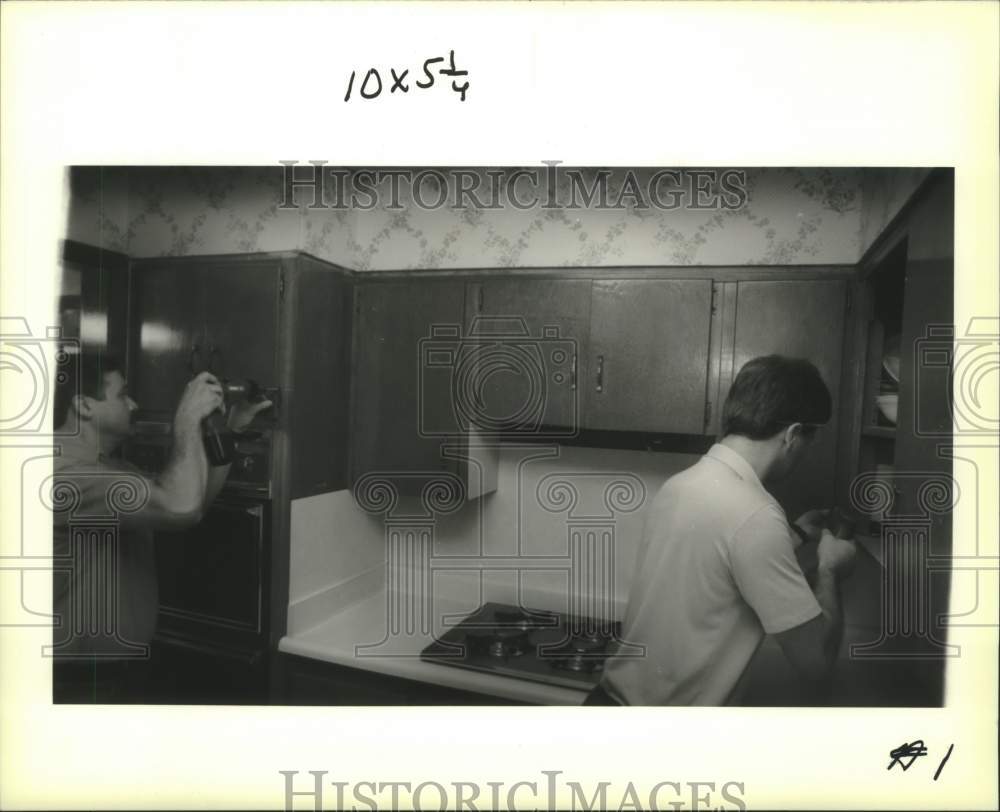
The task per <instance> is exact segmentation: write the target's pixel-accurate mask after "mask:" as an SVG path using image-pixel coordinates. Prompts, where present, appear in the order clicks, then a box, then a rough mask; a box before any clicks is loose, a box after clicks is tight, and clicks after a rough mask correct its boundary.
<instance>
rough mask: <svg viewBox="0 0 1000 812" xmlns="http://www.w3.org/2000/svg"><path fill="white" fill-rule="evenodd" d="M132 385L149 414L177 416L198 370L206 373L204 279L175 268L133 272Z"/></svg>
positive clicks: (155, 266)
mask: <svg viewBox="0 0 1000 812" xmlns="http://www.w3.org/2000/svg"><path fill="white" fill-rule="evenodd" d="M131 336H132V341H131V347H130V361H131V365H132V367H131V370H130V373H131V374H130V380H129V387H130V389H131V391H132V397H133V398H134V399H135V400H136V402H137V403H138V404H139V408H140V409H141V411H142V413H143V414H144V415H151V416H159V417H165V418H169V417H172V415H173V413H174V409H175V408H176V406H177V402H178V400H179V398H180V396H181V392H182V391H183V390H184V386H185V385H186V384H187V382H188V381H189V380H190V379H191V376H192V374H193V372H194V371H198V370H201V369H204V368H205V365H206V363H207V347H206V346H205V299H204V287H203V285H202V284H201V280H200V278H199V276H198V275H197V274H195V273H191V272H190V271H187V270H185V271H184V272H178V269H177V268H176V267H174V266H173V265H172V264H170V263H153V264H146V263H137V264H136V265H135V266H134V267H133V273H132V313H131Z"/></svg>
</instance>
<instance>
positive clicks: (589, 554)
mask: <svg viewBox="0 0 1000 812" xmlns="http://www.w3.org/2000/svg"><path fill="white" fill-rule="evenodd" d="M558 452H559V453H558V455H557V456H552V455H551V454H540V453H539V452H538V451H537V450H530V449H524V448H512V449H505V450H504V451H503V452H502V454H501V457H500V464H499V473H498V488H497V491H496V492H495V493H493V494H490V495H489V496H487V497H485V498H483V499H478V500H473V501H470V502H468V503H467V504H465V505H464V506H463V507H462V508H461V509H460V510H458V511H456V512H454V513H449V514H443V515H440V516H436V517H434V518H433V521H431V522H430V523H429V524H428V521H427V518H426V515H423V514H421V515H419V516H418V515H417V513H419V512H420V511H417V510H416V508H414V507H413V506H410V507H408V506H407V504H406V503H405V502H404V501H400V502H397V503H396V504H395V506H394V508H393V511H394V512H393V514H392V515H391V516H386V515H385V514H376V515H370V514H369V513H366V512H365V511H364V510H362V508H361V507H360V506H359V505H358V500H357V499H356V498H352V496H351V494H350V493H349V492H347V491H343V492H340V493H337V494H324V495H321V496H314V497H310V498H309V499H304V500H297V501H296V502H295V503H293V510H292V537H291V544H292V560H291V587H290V616H291V617H298V618H300V619H302V621H303V622H305V620H306V619H316V618H317V617H319V616H321V615H322V611H319V610H317V608H316V607H317V606H330V607H332V608H331V611H333V608H335V607H337V606H339V605H341V604H342V602H343V600H344V599H345V597H344V596H345V595H347V596H349V595H353V594H355V592H357V594H358V595H362V594H363V593H364V592H365V588H364V587H361V588H359V583H366V584H368V585H369V587H371V585H372V584H373V583H374V580H372V579H380V581H381V584H384V587H385V589H387V590H388V591H389V592H390V593H398V594H401V595H402V594H407V595H413V594H419V595H425V596H428V598H427V599H428V600H431V599H432V598H433V596H434V595H440V596H444V597H445V598H447V600H448V601H450V602H456V601H457V602H459V603H461V604H462V605H465V604H468V606H469V611H470V612H471V611H473V610H474V609H476V608H477V607H478V606H479V605H481V604H482V603H485V602H487V601H494V602H499V603H513V604H516V603H521V604H522V605H524V606H528V607H530V608H537V609H549V610H554V611H559V612H571V613H573V614H579V615H588V616H601V617H606V616H609V615H611V616H615V617H620V612H621V608H622V607H623V605H624V602H625V600H626V599H627V595H628V588H629V585H630V583H631V579H632V576H633V573H634V570H635V565H636V555H637V552H638V547H639V542H640V540H641V536H642V529H643V520H644V515H645V511H646V508H647V506H648V504H649V503H650V501H651V500H652V498H653V496H654V495H655V493H656V491H657V490H658V489H659V487H660V485H662V483H663V481H664V480H665V479H666V478H667V477H668V476H670V475H671V474H673V473H675V472H676V471H679V470H682V469H683V468H686V467H688V466H689V465H691V464H692V463H693V462H695V461H696V460H697V456H694V455H682V454H665V453H647V452H640V451H611V450H607V449H593V448H561V449H559V450H558ZM408 510H413V511H415V512H414V515H413V516H412V517H411V518H412V521H408V519H407V511H408ZM359 579H361V580H360V581H359ZM366 579H367V580H366ZM317 612H318V614H317Z"/></svg>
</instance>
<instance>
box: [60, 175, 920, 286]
mask: <svg viewBox="0 0 1000 812" xmlns="http://www.w3.org/2000/svg"><path fill="white" fill-rule="evenodd" d="M595 171H596V170H585V173H586V178H585V179H586V181H587V183H592V182H593V180H594V172H595ZM924 171H925V170H905V169H904V170H859V169H850V168H846V169H786V168H764V169H749V170H746V190H747V201H746V204H745V205H743V206H742V207H741V208H739V209H734V210H701V209H695V208H692V207H691V206H686V207H682V208H679V209H677V210H673V211H660V210H657V209H654V208H647V209H644V208H641V207H640V206H637V205H635V200H634V198H629V197H625V198H623V203H624V204H625V208H623V209H617V210H616V209H612V210H603V211H598V210H596V209H593V208H589V209H582V208H581V209H571V208H559V209H552V210H546V209H542V208H540V207H538V206H536V207H533V208H530V209H527V210H524V211H522V210H518V209H516V208H514V207H512V206H505V207H504V208H502V209H498V210H482V209H479V210H474V209H462V210H454V209H451V208H449V207H447V206H445V207H441V208H438V209H434V210H422V209H420V208H419V207H416V206H413V205H410V203H411V201H410V198H409V195H408V194H407V193H406V185H405V184H403V185H402V188H403V194H402V195H401V198H400V205H401V208H400V209H399V210H394V209H392V208H390V205H391V201H390V200H389V199H388V196H387V195H386V196H383V197H382V198H381V199H380V201H379V202H380V205H379V206H378V207H376V208H374V209H372V210H371V211H359V210H353V211H346V210H336V209H332V208H325V209H310V208H307V206H306V204H308V203H309V202H311V197H310V196H309V193H305V195H306V196H305V197H304V198H303V197H302V193H299V195H298V196H297V202H299V203H300V204H302V205H301V206H300V208H297V209H291V210H283V209H279V208H278V206H279V203H280V202H281V195H282V172H281V169H280V167H249V168H248V167H186V168H185V167H142V168H131V169H130V168H124V167H119V168H115V167H105V168H89V169H77V170H75V171H74V173H73V198H72V201H71V208H70V222H69V228H68V234H69V236H70V237H71V238H72V239H78V240H81V241H83V242H89V243H92V244H96V245H102V246H104V247H107V248H111V249H114V250H118V251H122V252H124V253H128V254H130V255H132V256H161V255H183V254H200V253H206V254H212V253H241V252H250V251H271V250H294V249H299V250H303V251H308V252H309V253H312V254H314V255H316V256H319V257H321V258H323V259H327V260H329V261H331V262H335V263H338V264H342V265H345V266H347V267H350V268H354V269H356V270H359V271H370V270H395V269H410V268H475V267H489V268H508V267H530V266H546V267H571V266H581V265H590V266H613V265H649V264H654V265H717V264H722V265H756V264H768V265H795V264H826V263H834V264H836V263H853V262H856V261H857V260H858V258H859V257H860V256H861V254H862V253H863V251H864V249H865V248H867V247H868V245H869V244H870V243H871V240H872V239H874V237H875V236H876V235H877V233H878V232H879V231H880V230H881V228H883V227H884V225H885V224H886V223H887V222H888V220H889V219H891V217H892V215H893V214H894V213H895V211H897V210H898V208H899V206H900V205H901V204H902V202H903V201H905V199H906V198H907V197H908V196H909V194H910V193H911V192H912V191H913V189H914V188H915V185H916V183H917V182H918V181H919V179H920V178H921V177H922V174H921V173H923V172H924ZM652 172H653V170H648V169H647V170H637V171H636V178H637V180H638V181H639V184H640V187H641V188H645V185H646V182H647V181H648V179H649V177H650V175H651V174H652ZM479 174H480V176H482V175H483V172H482V171H480V172H479ZM624 178H625V175H624V173H623V171H622V170H612V172H611V175H610V179H609V182H608V189H609V198H610V199H612V200H615V199H617V197H618V192H619V190H620V189H621V186H622V184H623V182H624ZM428 183H431V182H430V181H428ZM431 185H433V183H431ZM569 185H570V181H569V180H568V176H566V175H561V176H560V183H559V185H558V190H559V196H560V199H564V200H565V199H568V198H569ZM483 188H484V189H485V186H484V187H483ZM425 190H426V189H425ZM331 196H332V193H331ZM435 197H436V195H435V194H434V193H433V190H432V189H431V190H426V198H427V199H430V200H433V199H434V198H435ZM480 197H487V198H488V195H485V194H484V193H483V192H481V193H480Z"/></svg>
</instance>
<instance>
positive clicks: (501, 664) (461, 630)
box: [421, 603, 620, 691]
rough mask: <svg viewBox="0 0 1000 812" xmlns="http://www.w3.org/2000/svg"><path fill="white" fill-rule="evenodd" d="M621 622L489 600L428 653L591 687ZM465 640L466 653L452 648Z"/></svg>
mask: <svg viewBox="0 0 1000 812" xmlns="http://www.w3.org/2000/svg"><path fill="white" fill-rule="evenodd" d="M619 633H620V626H619V624H618V623H615V622H608V621H607V620H606V619H605V618H591V617H584V616H581V615H567V614H560V613H559V612H551V611H536V610H526V609H524V608H522V607H521V606H514V605H510V604H499V603H486V604H483V605H482V606H481V607H480V608H479V609H478V610H477V611H476V612H473V613H472V614H471V615H469V616H468V617H466V618H465V619H463V620H462V621H460V622H459V623H458V624H457V625H456V626H454V627H452V628H451V629H449V630H448V631H447V632H445V633H444V634H443V635H442V636H441V637H440V638H437V639H435V641H434V642H433V643H432V644H431V645H430V646H428V647H427V648H426V649H425V650H424V651H423V652H422V653H421V656H422V658H423V659H425V660H427V661H430V662H437V663H440V664H442V665H445V666H452V667H457V668H466V669H469V670H472V671H480V672H485V673H492V674H499V675H503V676H507V677H514V678H521V679H529V680H533V681H536V682H542V683H548V684H550V685H558V686H562V687H565V688H573V689H578V690H583V691H588V690H590V689H591V688H592V687H593V685H594V684H595V683H596V681H597V679H598V678H599V676H600V673H601V671H602V670H603V663H604V661H605V659H606V658H607V657H608V655H609V654H610V653H611V650H612V646H613V642H614V640H615V639H616V638H617V636H618V634H619ZM451 646H461V647H462V648H463V649H464V654H463V655H462V656H461V657H455V656H448V648H449V647H451Z"/></svg>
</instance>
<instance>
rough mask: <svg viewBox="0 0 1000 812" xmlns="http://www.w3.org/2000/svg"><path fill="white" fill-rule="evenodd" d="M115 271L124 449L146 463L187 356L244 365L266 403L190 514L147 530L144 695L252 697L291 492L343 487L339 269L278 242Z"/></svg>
mask: <svg viewBox="0 0 1000 812" xmlns="http://www.w3.org/2000/svg"><path fill="white" fill-rule="evenodd" d="M131 280H132V284H131V296H130V302H129V306H130V320H129V321H130V333H129V353H128V365H129V382H130V386H131V387H132V389H133V392H134V393H135V397H136V400H137V401H138V402H139V406H140V412H139V415H138V417H139V420H138V421H137V430H136V434H135V436H134V437H132V438H131V439H130V442H129V444H128V448H127V449H126V454H127V456H128V457H129V458H130V459H131V460H132V461H133V462H134V463H135V464H137V465H139V466H140V467H141V468H146V469H147V470H149V471H151V472H155V471H158V470H161V469H162V467H163V465H164V464H165V463H166V461H167V458H168V455H169V449H170V442H171V432H170V426H171V423H172V419H173V414H174V411H175V409H176V404H177V400H178V398H179V396H180V393H181V391H182V390H183V388H184V386H185V385H186V383H187V382H188V380H190V378H191V377H192V376H193V375H194V374H195V373H196V372H198V371H201V370H203V369H207V370H210V371H211V372H213V373H215V374H216V375H217V376H219V377H220V378H224V379H229V380H231V381H234V382H243V381H246V380H247V379H250V380H253V381H254V382H255V383H256V384H258V385H259V386H260V387H261V388H262V389H263V391H264V394H265V395H266V396H267V397H268V398H269V399H270V400H272V402H273V404H274V405H273V408H270V409H268V410H265V411H264V412H261V413H260V414H259V415H258V416H257V417H256V418H255V419H254V422H253V424H252V426H251V427H250V431H248V432H247V433H246V434H245V435H243V436H242V437H241V438H240V439H239V441H238V442H237V449H236V456H235V459H234V462H233V464H232V466H231V467H230V471H229V475H228V478H227V480H226V483H225V485H224V487H223V490H222V492H221V493H220V495H219V497H218V498H217V499H216V501H215V502H214V503H213V504H212V505H211V506H210V508H209V509H208V511H207V513H206V515H205V517H204V518H203V520H202V521H201V522H200V523H199V524H198V525H197V526H195V527H193V528H190V529H188V530H186V531H184V532H180V533H172V532H158V533H156V534H155V541H156V548H157V568H158V572H159V577H160V623H159V628H158V632H157V637H156V640H155V642H154V656H155V657H156V662H157V663H158V669H159V670H158V673H157V675H156V677H157V682H158V684H159V687H158V690H159V691H160V701H177V702H181V701H185V700H190V701H199V702H200V701H227V700H225V697H226V696H233V697H242V698H243V699H244V700H245V701H248V702H249V701H253V702H264V701H267V698H268V688H269V685H270V678H271V670H272V669H273V668H274V667H275V666H274V663H273V662H272V658H271V652H273V651H275V650H276V648H277V643H278V640H280V638H281V637H282V636H284V634H285V630H286V626H287V622H286V621H287V611H288V590H289V583H288V578H289V550H290V540H289V532H290V510H291V502H292V500H294V499H299V498H304V497H309V496H313V495H316V494H321V493H327V492H330V491H335V490H339V489H343V488H344V487H346V486H347V474H348V440H347V437H348V433H347V432H348V417H349V395H350V388H351V382H350V337H351V325H352V302H353V299H352V285H353V282H352V279H351V275H350V274H349V273H347V272H345V271H344V270H343V269H341V268H338V267H337V266H334V265H331V264H329V263H326V262H322V261H320V260H317V259H315V258H313V257H310V256H308V255H306V254H302V253H300V252H282V253H268V254H253V255H227V256H211V257H164V258H152V259H139V260H133V261H132V263H131ZM226 685H229V686H230V688H229V689H227V688H226V687H225V686H226ZM227 690H228V693H227ZM229 701H231V700H229Z"/></svg>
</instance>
